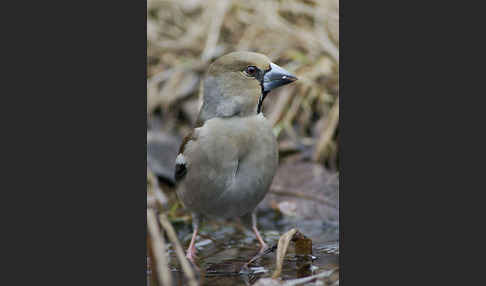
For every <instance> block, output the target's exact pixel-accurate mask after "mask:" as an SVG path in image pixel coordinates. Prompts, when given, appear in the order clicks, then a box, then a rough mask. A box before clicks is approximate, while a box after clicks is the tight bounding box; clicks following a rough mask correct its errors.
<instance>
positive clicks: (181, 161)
mask: <svg viewBox="0 0 486 286" xmlns="http://www.w3.org/2000/svg"><path fill="white" fill-rule="evenodd" d="M191 140H196V137H195V132H194V130H193V131H192V132H191V133H189V134H187V136H186V137H184V139H183V140H182V144H181V146H180V147H179V154H178V155H177V158H176V167H175V172H174V178H175V181H176V182H179V181H181V180H182V179H183V178H184V177H185V176H186V174H187V161H186V158H185V157H184V150H185V148H186V145H187V143H189V141H191Z"/></svg>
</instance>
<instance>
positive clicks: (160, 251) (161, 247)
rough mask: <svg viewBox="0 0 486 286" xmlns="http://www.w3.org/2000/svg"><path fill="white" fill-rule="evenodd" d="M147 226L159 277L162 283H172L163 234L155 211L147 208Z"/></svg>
mask: <svg viewBox="0 0 486 286" xmlns="http://www.w3.org/2000/svg"><path fill="white" fill-rule="evenodd" d="M147 228H148V233H149V235H150V237H151V238H152V239H151V240H150V241H151V242H152V249H153V252H152V253H153V255H154V258H155V265H156V272H157V277H158V280H159V282H160V283H162V285H172V275H171V274H170V271H169V266H168V259H167V257H168V256H167V251H166V246H165V241H164V237H163V235H161V232H160V229H159V225H158V224H157V218H156V216H155V212H154V210H152V209H147Z"/></svg>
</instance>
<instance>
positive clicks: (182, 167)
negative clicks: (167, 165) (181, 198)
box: [174, 164, 187, 182]
mask: <svg viewBox="0 0 486 286" xmlns="http://www.w3.org/2000/svg"><path fill="white" fill-rule="evenodd" d="M186 174H187V168H186V164H176V166H175V172H174V178H175V180H176V182H179V181H180V180H182V179H183V178H184V176H186Z"/></svg>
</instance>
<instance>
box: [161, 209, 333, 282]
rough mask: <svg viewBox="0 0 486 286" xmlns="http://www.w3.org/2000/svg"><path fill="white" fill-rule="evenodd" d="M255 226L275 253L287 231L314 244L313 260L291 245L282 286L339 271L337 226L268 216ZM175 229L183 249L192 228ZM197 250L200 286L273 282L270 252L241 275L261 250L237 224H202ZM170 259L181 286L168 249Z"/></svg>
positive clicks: (263, 215)
mask: <svg viewBox="0 0 486 286" xmlns="http://www.w3.org/2000/svg"><path fill="white" fill-rule="evenodd" d="M258 225H259V229H260V232H261V234H262V236H263V238H264V240H265V241H266V243H267V244H268V245H269V246H275V248H276V245H277V242H278V239H279V237H280V235H282V234H283V233H285V232H286V231H288V230H290V229H291V228H297V229H299V230H300V231H301V232H302V233H303V234H304V235H306V236H307V237H308V238H310V239H312V241H313V244H312V256H311V257H303V256H298V255H296V254H295V251H294V247H293V244H292V243H291V244H290V247H289V250H288V252H287V255H286V256H285V259H284V264H283V269H282V274H281V278H282V279H283V280H287V279H295V278H301V277H306V276H310V275H313V274H316V273H319V272H322V271H323V270H329V269H333V268H336V267H338V266H339V256H338V251H339V250H338V247H339V246H338V245H339V243H338V239H339V229H338V225H337V223H333V222H329V221H323V220H322V219H315V220H312V219H305V220H304V219H300V220H299V219H292V218H288V217H283V216H281V215H279V214H278V213H277V212H275V211H267V212H265V213H259V221H258ZM174 227H175V228H176V231H177V234H178V236H179V239H180V241H181V243H182V245H183V247H184V248H186V247H187V246H188V245H189V241H190V238H191V231H192V230H191V228H190V227H189V226H188V225H187V224H174ZM196 248H197V259H196V263H197V265H198V267H199V268H200V272H199V274H198V276H199V277H200V282H201V285H252V284H254V283H255V282H256V281H258V280H259V279H260V278H263V277H271V276H272V273H273V271H274V270H275V267H276V265H275V264H276V251H273V252H271V253H269V254H267V255H264V256H263V257H261V258H259V259H257V260H256V261H254V262H252V263H251V264H250V267H249V272H247V273H240V271H241V268H242V266H243V265H244V264H245V263H246V262H248V261H249V260H250V259H251V258H253V257H254V256H255V255H256V254H258V251H259V244H258V242H257V240H256V238H255V236H254V234H253V232H251V231H250V230H249V229H246V228H245V227H244V226H243V224H241V223H240V222H238V221H229V222H224V221H207V222H205V223H204V224H203V225H202V227H201V232H200V235H199V236H198V239H197V243H196ZM169 254H170V263H169V265H170V269H171V272H172V276H173V281H174V285H185V284H186V283H185V278H184V274H183V272H182V271H181V268H180V265H179V263H178V260H177V258H176V255H175V252H174V251H173V248H172V245H170V247H169ZM337 279H338V272H336V273H335V275H333V281H334V280H337Z"/></svg>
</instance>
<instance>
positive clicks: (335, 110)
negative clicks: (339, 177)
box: [312, 96, 339, 162]
mask: <svg viewBox="0 0 486 286" xmlns="http://www.w3.org/2000/svg"><path fill="white" fill-rule="evenodd" d="M338 122H339V96H338V97H337V98H336V102H334V105H333V107H332V108H331V111H330V112H329V121H328V124H326V126H325V130H323V131H322V133H321V136H320V138H319V143H318V144H317V147H316V150H315V152H314V155H313V157H312V159H313V160H314V161H317V162H318V161H321V160H322V159H324V157H325V156H326V155H327V153H328V152H327V150H328V145H329V143H330V142H331V140H332V136H333V135H334V132H335V131H336V127H337V125H338Z"/></svg>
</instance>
